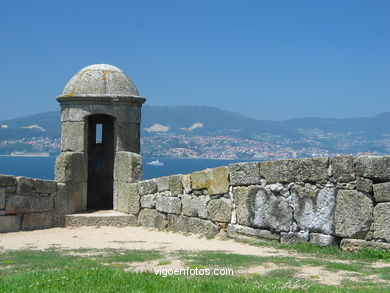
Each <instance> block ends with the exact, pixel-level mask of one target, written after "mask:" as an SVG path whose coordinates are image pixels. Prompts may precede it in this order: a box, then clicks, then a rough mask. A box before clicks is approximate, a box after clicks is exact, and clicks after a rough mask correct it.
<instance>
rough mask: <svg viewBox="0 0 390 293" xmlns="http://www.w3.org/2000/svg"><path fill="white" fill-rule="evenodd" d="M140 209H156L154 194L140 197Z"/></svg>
mask: <svg viewBox="0 0 390 293" xmlns="http://www.w3.org/2000/svg"><path fill="white" fill-rule="evenodd" d="M140 203H141V207H143V208H149V209H153V208H155V207H156V194H145V195H143V196H141V200H140Z"/></svg>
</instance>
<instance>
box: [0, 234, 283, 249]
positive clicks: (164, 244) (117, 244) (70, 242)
mask: <svg viewBox="0 0 390 293" xmlns="http://www.w3.org/2000/svg"><path fill="white" fill-rule="evenodd" d="M53 246H55V247H58V248H66V249H78V248H96V249H103V248H115V249H120V248H126V249H144V250H150V249H162V250H164V251H166V252H168V253H169V252H173V251H179V250H190V251H200V250H207V251H210V250H215V251H227V252H232V253H233V252H234V253H237V254H246V255H256V256H273V255H288V254H287V252H286V251H283V250H277V249H273V248H268V247H255V246H251V245H248V244H245V243H240V242H237V241H234V240H232V239H228V240H221V239H207V238H205V237H201V236H199V235H183V234H180V233H174V232H165V231H164V232H163V231H158V230H155V229H148V228H144V227H122V228H118V227H77V228H74V227H69V228H54V229H46V230H36V231H23V232H14V233H6V234H0V248H3V249H24V248H34V249H46V248H51V247H53Z"/></svg>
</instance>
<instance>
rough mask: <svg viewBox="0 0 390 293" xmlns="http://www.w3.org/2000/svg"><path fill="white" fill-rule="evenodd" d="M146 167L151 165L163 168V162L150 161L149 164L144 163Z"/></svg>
mask: <svg viewBox="0 0 390 293" xmlns="http://www.w3.org/2000/svg"><path fill="white" fill-rule="evenodd" d="M146 164H147V165H152V166H164V163H163V162H160V161H159V160H155V161H151V162H149V163H146Z"/></svg>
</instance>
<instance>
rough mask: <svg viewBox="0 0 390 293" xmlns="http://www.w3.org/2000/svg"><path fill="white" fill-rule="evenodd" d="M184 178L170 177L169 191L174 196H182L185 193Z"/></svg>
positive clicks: (180, 176) (178, 176)
mask: <svg viewBox="0 0 390 293" xmlns="http://www.w3.org/2000/svg"><path fill="white" fill-rule="evenodd" d="M182 177H183V175H172V176H169V190H170V191H171V193H172V195H173V196H176V195H179V194H182V193H183V191H184V189H183V184H182Z"/></svg>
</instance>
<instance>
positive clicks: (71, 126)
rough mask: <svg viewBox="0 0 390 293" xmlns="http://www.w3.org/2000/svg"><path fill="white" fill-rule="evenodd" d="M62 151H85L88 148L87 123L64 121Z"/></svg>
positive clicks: (62, 125) (62, 126)
mask: <svg viewBox="0 0 390 293" xmlns="http://www.w3.org/2000/svg"><path fill="white" fill-rule="evenodd" d="M61 130H62V131H61V151H62V152H84V151H85V150H86V142H87V139H86V124H85V123H84V122H62V124H61Z"/></svg>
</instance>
